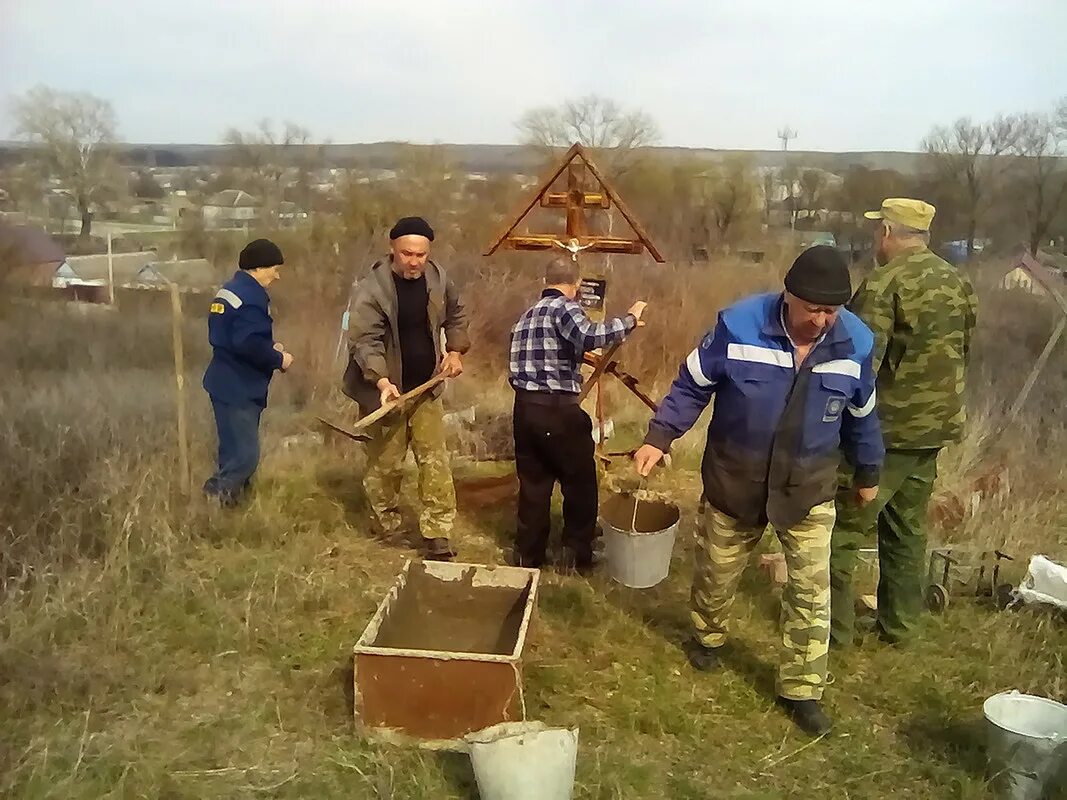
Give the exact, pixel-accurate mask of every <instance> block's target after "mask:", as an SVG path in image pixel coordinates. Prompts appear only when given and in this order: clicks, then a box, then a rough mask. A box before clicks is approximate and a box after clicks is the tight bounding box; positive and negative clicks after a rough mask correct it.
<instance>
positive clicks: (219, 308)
mask: <svg viewBox="0 0 1067 800" xmlns="http://www.w3.org/2000/svg"><path fill="white" fill-rule="evenodd" d="M225 312H226V306H224V305H223V304H222V303H212V304H211V313H212V314H224V313H225Z"/></svg>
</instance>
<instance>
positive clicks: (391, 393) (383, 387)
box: [378, 378, 400, 406]
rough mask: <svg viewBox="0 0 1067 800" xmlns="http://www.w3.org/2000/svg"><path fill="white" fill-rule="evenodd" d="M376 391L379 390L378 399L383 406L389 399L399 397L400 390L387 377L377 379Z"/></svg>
mask: <svg viewBox="0 0 1067 800" xmlns="http://www.w3.org/2000/svg"><path fill="white" fill-rule="evenodd" d="M378 391H379V392H381V398H380V399H381V403H382V405H383V406H384V405H385V404H386V403H388V402H389V401H390V400H398V399H400V390H399V389H397V388H396V386H394V385H393V382H392V381H390V380H389V379H388V378H382V379H381V380H380V381H378Z"/></svg>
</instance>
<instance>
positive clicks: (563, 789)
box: [466, 722, 578, 800]
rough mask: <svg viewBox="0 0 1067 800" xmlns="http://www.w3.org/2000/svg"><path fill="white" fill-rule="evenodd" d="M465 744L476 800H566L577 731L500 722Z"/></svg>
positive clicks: (571, 787)
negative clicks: (468, 748) (467, 747)
mask: <svg viewBox="0 0 1067 800" xmlns="http://www.w3.org/2000/svg"><path fill="white" fill-rule="evenodd" d="M466 740H467V742H468V744H469V745H470V756H471V764H472V766H473V767H474V778H475V780H476V781H477V782H478V794H479V795H480V796H481V798H482V800H571V793H572V792H573V791H574V769H575V765H576V764H577V760H578V729H577V728H575V729H573V730H564V729H562V728H548V727H546V726H545V725H544V724H543V723H540V722H505V723H502V724H500V725H494V726H493V727H491V728H486V729H485V730H483V731H478V732H477V733H472V734H470V735H469V736H467V737H466Z"/></svg>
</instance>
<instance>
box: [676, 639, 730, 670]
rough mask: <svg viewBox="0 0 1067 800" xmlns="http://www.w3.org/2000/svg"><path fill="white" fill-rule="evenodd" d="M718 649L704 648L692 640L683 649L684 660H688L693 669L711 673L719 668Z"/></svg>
mask: <svg viewBox="0 0 1067 800" xmlns="http://www.w3.org/2000/svg"><path fill="white" fill-rule="evenodd" d="M720 649H722V648H719V647H706V646H705V645H703V644H701V643H700V642H699V641H697V640H696V639H693V640H692V641H691V642H690V643H689V645H688V646H687V647H686V649H685V655H686V658H688V659H689V663H690V665H692V667H693V669H698V670H700V671H701V672H713V671H714V670H717V669H718V668H719V650H720Z"/></svg>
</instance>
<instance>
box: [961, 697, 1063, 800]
mask: <svg viewBox="0 0 1067 800" xmlns="http://www.w3.org/2000/svg"><path fill="white" fill-rule="evenodd" d="M982 711H983V712H984V713H985V718H986V723H987V724H986V727H987V751H988V768H989V775H990V777H991V779H992V781H991V782H992V786H993V791H994V796H995V797H997V798H999V800H1042V798H1044V797H1046V796H1047V795H1046V792H1052V791H1053V789H1054V788H1057V787H1059V788H1064V787H1063V786H1062V784H1063V782H1064V781H1067V706H1065V705H1063V704H1062V703H1057V702H1056V701H1055V700H1049V699H1047V698H1044V697H1035V696H1034V695H1030V694H1021V693H1019V692H1015V691H1013V692H1001V693H1000V694H995V695H993V696H992V697H990V698H989V699H988V700H986V701H985V705H984V706H983V707H982Z"/></svg>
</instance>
